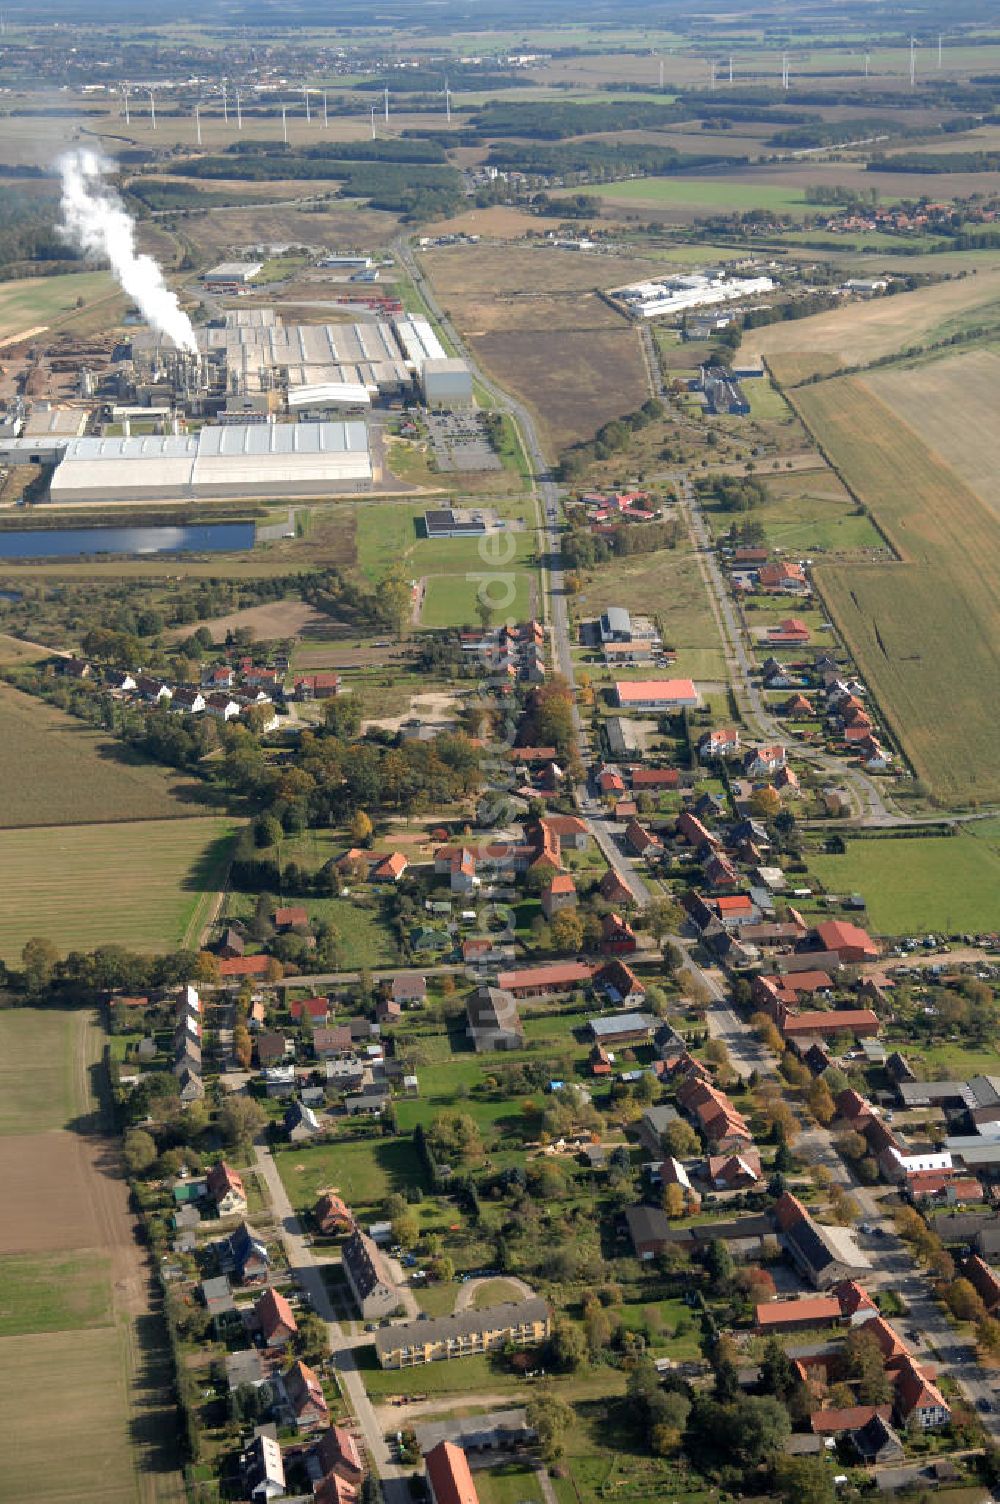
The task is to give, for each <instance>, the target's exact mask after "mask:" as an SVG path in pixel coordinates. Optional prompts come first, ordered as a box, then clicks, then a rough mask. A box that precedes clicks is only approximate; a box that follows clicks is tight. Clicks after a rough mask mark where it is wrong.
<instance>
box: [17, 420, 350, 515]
mask: <svg viewBox="0 0 1000 1504" xmlns="http://www.w3.org/2000/svg"><path fill="white" fill-rule="evenodd" d="M34 442H35V441H34V440H31V439H15V440H8V441H7V442H6V443H5V444H3V446H2V448H3V455H2V456H0V457H7V458H14V459H15V460H16V459H17V458H18V456H19V455H20V454H25V455H26V451H25V450H24V447H23V446H30V445H31V444H33V443H34ZM46 455H47V458H48V459H49V460H50V461H51V460H53V459H55V460H57V461H58V462H57V464H56V468H55V471H54V473H53V476H52V481H51V485H50V488H49V494H50V496H51V499H52V500H53V501H54V502H62V503H64V504H72V503H74V502H84V501H107V502H121V501H129V502H136V503H142V502H146V501H200V500H208V499H210V498H218V497H257V496H266V497H285V496H323V495H336V494H342V493H344V492H352V491H361V490H364V489H366V488H367V487H368V486H369V485H370V484H371V482H372V461H371V453H370V451H369V447H368V428H367V425H366V424H364V423H360V422H347V423H343V422H341V423H253V424H229V425H226V426H225V427H221V426H218V425H214V424H206V426H205V427H204V428H202V429H200V430H199V431H198V433H195V434H156V435H146V436H144V437H142V438H82V439H64V440H62V442H61V448H60V449H59V450H54V449H53V448H52V446H51V443H50V445H49V446H48V447H47V450H46Z"/></svg>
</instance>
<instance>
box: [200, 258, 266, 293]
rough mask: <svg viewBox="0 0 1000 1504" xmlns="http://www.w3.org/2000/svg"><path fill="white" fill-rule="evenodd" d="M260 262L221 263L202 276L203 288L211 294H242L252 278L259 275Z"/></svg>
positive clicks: (261, 263)
mask: <svg viewBox="0 0 1000 1504" xmlns="http://www.w3.org/2000/svg"><path fill="white" fill-rule="evenodd" d="M263 264H264V263H263V262H262V261H222V262H220V264H219V265H218V266H213V267H211V268H210V269H209V270H208V271H207V272H205V273H204V275H203V276H202V279H201V280H202V281H203V282H204V283H205V286H206V287H207V288H209V290H210V291H212V292H229V291H230V290H232V289H235V290H236V291H239V292H242V291H243V290H244V288H246V287H249V285H250V283H251V282H252V281H253V279H254V277H257V276H259V275H260V272H261V269H262V267H263Z"/></svg>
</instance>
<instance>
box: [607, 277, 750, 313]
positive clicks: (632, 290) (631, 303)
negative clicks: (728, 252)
mask: <svg viewBox="0 0 1000 1504" xmlns="http://www.w3.org/2000/svg"><path fill="white" fill-rule="evenodd" d="M775 285H776V284H775V283H774V282H773V281H772V280H771V278H770V277H727V276H726V275H725V274H724V273H722V272H719V273H706V272H690V273H685V274H684V275H682V276H672V277H661V278H657V280H656V281H655V282H633V283H632V284H631V285H630V286H628V287H616V288H615V289H614V290H613V291H612V292H609V293H608V295H607V296H608V297H609V298H610V299H611V301H612V302H614V303H617V304H618V305H619V306H620V307H621V309H622V310H623V311H624V312H625V313H627V314H628V315H629V317H630V318H634V319H657V318H662V317H663V316H664V315H668V314H676V313H685V312H686V311H687V310H688V309H689V308H706V307H708V306H709V305H710V304H712V303H734V302H736V301H737V300H738V299H740V298H752V297H757V296H758V295H760V294H761V293H766V292H773V291H774V288H775Z"/></svg>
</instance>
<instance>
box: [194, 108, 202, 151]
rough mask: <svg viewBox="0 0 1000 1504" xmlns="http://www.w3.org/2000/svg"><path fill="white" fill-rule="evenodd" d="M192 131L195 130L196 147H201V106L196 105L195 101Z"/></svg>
mask: <svg viewBox="0 0 1000 1504" xmlns="http://www.w3.org/2000/svg"><path fill="white" fill-rule="evenodd" d="M194 129H195V135H196V136H197V137H198V145H199V146H200V145H201V106H200V105H199V104H198V102H197V100H196V101H195V106H194Z"/></svg>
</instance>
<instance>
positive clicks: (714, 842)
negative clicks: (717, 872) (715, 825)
mask: <svg viewBox="0 0 1000 1504" xmlns="http://www.w3.org/2000/svg"><path fill="white" fill-rule="evenodd" d="M674 829H675V831H676V833H677V839H678V840H679V841H684V842H686V843H687V845H688V846H691V847H693V848H694V850H695V851H700V850H701V848H702V847H703V846H710V847H717V846H719V845H721V844H722V843H721V842H720V840H719V838H718V836H714V835H713V834H712V832H711V831H710V830H709V829H708V827H707V826H705V825H703V824H702V823H701V821H700V820H699V819H698V818H697V816H696V815H692V814H691V813H690V811H689V810H685V811H684V812H683V814H681V815H678V817H677V824H676V825H675V827H674Z"/></svg>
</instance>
